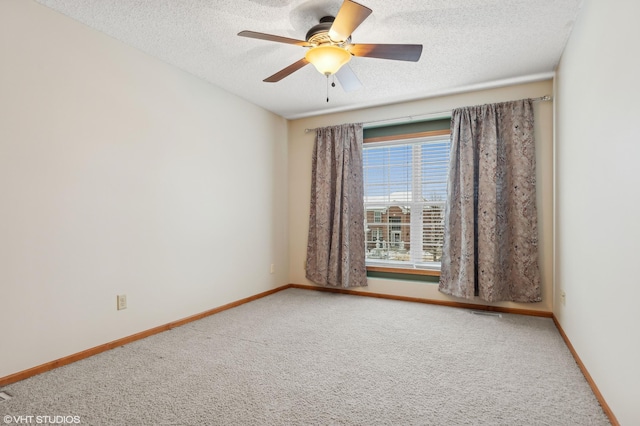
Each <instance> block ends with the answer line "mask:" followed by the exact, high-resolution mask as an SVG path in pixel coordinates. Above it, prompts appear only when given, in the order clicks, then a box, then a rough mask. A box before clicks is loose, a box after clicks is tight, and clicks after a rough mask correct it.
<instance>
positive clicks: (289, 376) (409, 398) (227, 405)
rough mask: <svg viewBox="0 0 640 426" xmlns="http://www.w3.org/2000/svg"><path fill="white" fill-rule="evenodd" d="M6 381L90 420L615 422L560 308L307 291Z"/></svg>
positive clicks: (19, 395) (16, 399)
mask: <svg viewBox="0 0 640 426" xmlns="http://www.w3.org/2000/svg"><path fill="white" fill-rule="evenodd" d="M2 390H4V391H6V392H7V393H9V394H10V395H12V396H13V398H12V399H10V400H8V401H5V402H2V403H0V416H1V417H4V416H6V415H10V416H20V415H24V416H26V415H52V416H53V415H64V416H68V415H72V416H79V418H80V424H83V425H130V426H135V425H184V426H186V425H243V426H245V425H563V426H572V425H575V426H578V425H579V426H585V425H591V426H599V425H602V426H604V425H609V424H610V423H609V422H608V420H607V418H606V416H605V414H604V412H603V411H602V409H601V408H600V405H598V402H597V400H596V398H595V396H594V395H593V393H592V391H591V389H590V388H589V385H588V384H587V382H586V380H585V378H584V376H583V375H582V373H581V372H580V369H579V368H578V366H577V365H576V363H575V361H574V360H573V358H572V356H571V354H570V352H569V350H568V349H567V347H566V345H565V344H564V341H563V340H562V337H560V334H559V333H558V330H557V329H556V328H555V326H554V324H553V321H552V320H551V319H550V318H539V317H526V316H521V315H509V314H502V317H495V316H486V315H472V314H471V313H470V312H469V311H467V310H463V309H455V308H448V307H443V306H435V305H426V304H420V303H411V302H401V301H394V300H383V299H375V298H369V297H361V296H351V295H342V294H333V293H323V292H317V291H309V290H299V289H288V290H284V291H281V292H278V293H276V294H273V295H271V296H268V297H265V298H263V299H259V300H256V301H254V302H251V303H248V304H245V305H242V306H239V307H237V308H234V309H230V310H227V311H224V312H221V313H218V314H216V315H213V316H211V317H208V318H205V319H203V320H200V321H197V322H193V323H190V324H187V325H185V326H182V327H178V328H175V329H173V330H171V331H167V332H164V333H161V334H157V335H154V336H151V337H148V338H146V339H143V340H139V341H137V342H134V343H131V344H128V345H126V346H123V347H119V348H115V349H113V350H111V351H108V352H104V353H102V354H99V355H96V356H93V357H91V358H87V359H84V360H82V361H79V362H76V363H74V364H70V365H67V366H64V367H61V368H58V369H56V370H52V371H49V372H47V373H43V374H41V375H38V376H34V377H31V378H29V379H27V380H23V381H21V382H17V383H14V384H11V385H8V386H6V387H5V388H3V389H2ZM34 423H35V421H34Z"/></svg>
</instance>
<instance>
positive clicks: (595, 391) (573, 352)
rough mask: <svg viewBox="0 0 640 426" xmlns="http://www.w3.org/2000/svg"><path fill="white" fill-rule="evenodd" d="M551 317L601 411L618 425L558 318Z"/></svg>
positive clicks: (612, 422) (614, 425)
mask: <svg viewBox="0 0 640 426" xmlns="http://www.w3.org/2000/svg"><path fill="white" fill-rule="evenodd" d="M552 318H553V323H554V324H555V325H556V328H557V329H558V332H559V333H560V335H561V336H562V339H563V340H564V343H565V344H566V345H567V347H568V348H569V351H570V352H571V355H573V359H575V361H576V364H578V367H579V368H580V371H582V374H583V375H584V378H585V379H587V383H589V386H590V387H591V390H592V391H593V394H594V395H595V396H596V399H597V400H598V402H599V403H600V406H601V407H602V411H604V413H605V414H606V416H607V417H608V418H609V421H610V422H611V424H612V425H613V426H620V422H618V419H616V416H615V414H613V411H611V408H610V407H609V404H607V401H605V399H604V397H603V396H602V394H601V393H600V389H598V386H596V382H594V381H593V378H592V377H591V374H589V371H588V370H587V367H585V366H584V364H583V363H582V360H581V359H580V357H579V356H578V353H577V352H576V350H575V349H574V347H573V345H572V344H571V341H570V340H569V338H568V337H567V335H566V334H565V332H564V330H563V329H562V326H561V325H560V322H558V318H556V316H555V315H553V316H552Z"/></svg>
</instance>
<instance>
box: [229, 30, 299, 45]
mask: <svg viewBox="0 0 640 426" xmlns="http://www.w3.org/2000/svg"><path fill="white" fill-rule="evenodd" d="M238 35H239V36H240V37H249V38H257V39H259V40H268V41H277V42H278V43H287V44H295V45H297V46H303V47H310V46H311V44H309V43H307V42H306V41H303V40H296V39H295V38H288V37H281V36H277V35H271V34H265V33H257V32H255V31H240V32H239V33H238Z"/></svg>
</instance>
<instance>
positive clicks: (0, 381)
mask: <svg viewBox="0 0 640 426" xmlns="http://www.w3.org/2000/svg"><path fill="white" fill-rule="evenodd" d="M286 288H289V285H288V284H287V285H284V286H281V287H277V288H274V289H271V290H267V291H264V292H262V293H258V294H256V295H253V296H250V297H246V298H244V299H240V300H236V301H235V302H231V303H227V304H226V305H222V306H219V307H217V308H214V309H210V310H208V311H205V312H201V313H199V314H195V315H191V316H189V317H186V318H182V319H179V320H176V321H172V322H170V323H168V324H164V325H160V326H158V327H154V328H151V329H149V330H145V331H141V332H140V333H136V334H132V335H130V336H127V337H123V338H121V339H116V340H114V341H112V342H109V343H104V344H102V345H98V346H95V347H93V348H90V349H87V350H84V351H82V352H78V353H75V354H72V355H69V356H66V357H63V358H60V359H56V360H54V361H50V362H47V363H44V364H41V365H38V366H36V367H32V368H29V369H27V370H23V371H19V372H17V373H14V374H10V375H8V376H5V377H0V386H6V385H9V384H11V383H15V382H19V381H20V380H24V379H27V378H29V377H32V376H36V375H38V374H42V373H44V372H46V371H49V370H53V369H54V368H58V367H62V366H63V365H67V364H71V363H73V362H76V361H80V360H81V359H85V358H89V357H90V356H93V355H97V354H99V353H102V352H106V351H108V350H111V349H113V348H116V347H118V346H123V345H126V344H129V343H131V342H135V341H136V340H140V339H144V338H145V337H149V336H153V335H154V334H158V333H162V332H163V331H167V330H171V329H172V328H176V327H180V326H181V325H185V324H188V323H190V322H193V321H197V320H200V319H202V318H206V317H208V316H211V315H214V314H217V313H218V312H222V311H226V310H227V309H231V308H235V307H236V306H240V305H244V304H245V303H249V302H253V301H254V300H256V299H260V298H263V297H265V296H269V295H270V294H273V293H277V292H279V291H281V290H284V289H286Z"/></svg>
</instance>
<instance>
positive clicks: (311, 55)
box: [238, 0, 422, 92]
mask: <svg viewBox="0 0 640 426" xmlns="http://www.w3.org/2000/svg"><path fill="white" fill-rule="evenodd" d="M371 12H372V10H371V9H369V8H368V7H366V6H363V5H361V4H358V3H356V2H354V1H351V0H345V1H344V3H343V4H342V6H341V7H340V10H339V11H338V14H337V15H336V16H335V17H333V16H325V17H323V18H321V19H320V23H319V24H317V25H314V26H313V27H312V28H311V29H310V30H309V31H308V32H307V35H306V37H305V40H296V39H293V38H288V37H281V36H277V35H271V34H265V33H258V32H255V31H241V32H239V33H238V35H239V36H241V37H249V38H257V39H260V40H268V41H275V42H278V43H287V44H294V45H297V46H302V47H308V48H309V50H308V51H307V53H306V54H305V56H304V58H302V59H300V60H298V61H296V62H294V63H293V64H291V65H289V66H288V67H286V68H283V69H282V70H280V71H278V72H277V73H275V74H273V75H272V76H270V77H267V78H265V79H264V80H263V81H265V82H267V83H275V82H278V81H280V80H282V79H283V78H285V77H287V76H289V75H290V74H293V73H294V72H295V71H298V70H299V69H300V68H302V67H304V66H305V65H307V64H309V63H312V64H313V65H314V66H315V67H316V69H317V70H318V71H319V72H320V73H321V74H324V75H326V76H327V77H328V76H330V75H332V74H335V75H336V77H338V81H340V84H341V85H342V88H343V89H344V90H345V91H347V92H349V91H351V90H355V89H358V88H359V87H360V86H361V83H360V81H359V80H358V78H357V77H356V76H355V74H354V73H353V71H352V70H351V68H350V67H349V66H348V65H346V64H347V62H349V60H350V59H351V57H352V56H359V57H367V58H379V59H393V60H397V61H411V62H417V61H418V60H419V59H420V55H421V54H422V45H421V44H360V43H357V44H356V43H352V42H351V34H352V33H353V31H354V30H355V29H356V28H358V26H359V25H360V24H362V22H364V20H365V19H367V17H368V16H369V15H370V14H371ZM345 65H346V66H345Z"/></svg>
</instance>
